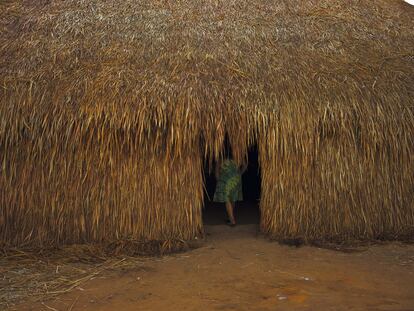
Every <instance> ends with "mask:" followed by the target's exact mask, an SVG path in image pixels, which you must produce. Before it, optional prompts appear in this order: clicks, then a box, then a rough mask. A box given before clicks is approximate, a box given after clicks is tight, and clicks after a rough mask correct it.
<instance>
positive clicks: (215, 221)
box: [203, 145, 261, 225]
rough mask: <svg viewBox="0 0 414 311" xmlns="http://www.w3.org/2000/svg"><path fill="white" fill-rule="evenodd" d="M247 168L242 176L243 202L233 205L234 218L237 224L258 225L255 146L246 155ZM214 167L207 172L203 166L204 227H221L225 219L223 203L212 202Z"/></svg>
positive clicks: (259, 183)
mask: <svg viewBox="0 0 414 311" xmlns="http://www.w3.org/2000/svg"><path fill="white" fill-rule="evenodd" d="M248 160H249V162H248V167H247V170H246V171H245V173H244V174H243V175H242V187H243V201H242V202H237V203H236V205H235V217H236V221H237V224H239V225H243V224H259V222H260V209H259V200H260V191H261V188H260V187H261V176H260V167H259V153H258V149H257V145H255V146H253V147H252V148H250V150H249V153H248ZM214 166H215V163H213V169H212V170H211V172H209V169H208V164H207V163H206V164H205V166H204V180H205V189H204V210H203V223H204V224H205V225H223V224H225V220H226V219H227V213H226V209H225V204H224V203H216V202H213V197H214V191H215V189H216V178H215V176H214Z"/></svg>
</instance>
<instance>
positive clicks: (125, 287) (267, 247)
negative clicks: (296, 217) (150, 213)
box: [12, 224, 414, 311]
mask: <svg viewBox="0 0 414 311" xmlns="http://www.w3.org/2000/svg"><path fill="white" fill-rule="evenodd" d="M206 233H207V237H206V241H205V243H203V246H202V247H200V248H197V249H195V250H192V251H189V252H186V253H180V254H174V255H169V256H165V257H161V258H153V259H149V260H146V261H143V262H142V263H140V264H138V263H137V264H136V265H135V266H133V267H129V268H128V269H120V270H116V269H115V270H111V271H107V272H103V273H101V274H99V275H98V276H97V277H96V278H93V279H91V280H90V281H88V282H86V283H84V284H82V286H79V287H76V288H74V289H73V290H72V291H71V292H69V293H66V294H63V295H60V296H57V297H55V298H53V299H51V300H50V299H49V300H46V301H39V302H36V303H33V302H30V303H23V304H20V305H17V306H16V307H14V308H12V309H13V310H26V311H27V310H59V311H60V310H71V311H76V310H91V311H95V310H96V311H97V310H125V311H128V310H198V311H199V310H263V311H264V310H400V311H402V310H414V245H407V244H402V243H387V244H381V245H374V246H369V247H365V248H359V249H358V250H357V251H353V252H339V251H335V250H328V249H320V248H317V247H308V246H304V247H299V248H296V247H290V246H283V245H279V244H278V243H276V242H270V241H268V240H266V239H265V238H263V237H262V236H260V235H258V234H257V226H256V225H251V224H250V225H249V224H246V225H240V226H237V227H235V228H230V227H227V226H224V225H209V226H206Z"/></svg>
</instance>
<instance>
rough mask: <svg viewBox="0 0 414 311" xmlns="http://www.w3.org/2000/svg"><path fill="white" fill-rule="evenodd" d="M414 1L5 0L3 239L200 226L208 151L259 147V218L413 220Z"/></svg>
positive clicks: (295, 232)
mask: <svg viewBox="0 0 414 311" xmlns="http://www.w3.org/2000/svg"><path fill="white" fill-rule="evenodd" d="M413 20H414V10H413V9H412V8H410V7H409V6H408V5H405V4H404V3H402V2H398V1H391V0H379V1H375V2H373V1H357V0H353V1H327V0H324V1H311V0H307V1H299V0H297V1H296V0H295V1H277V2H272V1H270V2H269V1H265V2H263V1H260V0H253V1H247V0H237V1H235V0H230V1H229V0H226V1H224V0H195V1H174V2H168V1H161V0H160V1H153V0H151V1H148V0H138V1H137V0H126V1H113V0H107V1H83V0H69V1H64V2H62V1H36V2H30V1H2V2H0V29H2V31H1V35H0V72H1V76H0V85H1V87H0V164H1V175H0V207H1V211H0V237H1V241H3V243H4V244H6V245H24V244H35V245H59V244H64V243H73V242H92V241H97V242H102V241H108V240H116V239H124V238H128V239H137V240H168V239H183V240H185V239H190V238H192V237H194V236H195V235H196V234H197V233H199V232H200V231H201V230H202V224H201V208H202V200H203V192H202V189H203V177H202V176H203V174H202V168H203V161H204V160H209V161H211V160H212V159H214V158H216V157H218V156H220V152H221V148H222V144H223V141H224V137H225V136H226V134H227V135H228V137H229V139H230V141H231V143H232V147H233V151H234V153H235V156H236V158H237V159H238V161H242V160H243V158H244V157H245V155H246V152H247V150H248V147H249V146H250V145H252V144H254V143H258V145H259V153H260V155H259V156H260V161H261V169H262V176H263V179H262V198H261V210H262V223H261V226H262V229H263V231H264V232H267V233H269V234H271V235H274V236H276V237H281V236H283V237H292V236H302V237H305V238H306V239H338V238H339V239H345V238H366V239H372V238H378V237H383V236H389V237H393V238H397V237H401V236H403V235H406V234H408V233H409V232H411V230H412V229H413V226H414V198H413V196H414V195H413V190H412V189H413V186H414V144H413V137H414V107H413V106H414V89H413V86H414V58H413V50H414V27H413V22H412V21H413Z"/></svg>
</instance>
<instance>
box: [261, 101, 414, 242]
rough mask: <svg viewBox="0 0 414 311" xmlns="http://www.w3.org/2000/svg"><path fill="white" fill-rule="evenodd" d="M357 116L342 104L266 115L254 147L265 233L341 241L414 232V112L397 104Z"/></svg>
mask: <svg viewBox="0 0 414 311" xmlns="http://www.w3.org/2000/svg"><path fill="white" fill-rule="evenodd" d="M396 106H397V105H396ZM375 109H377V108H375ZM360 117H361V119H359V118H356V117H355V114H352V113H350V112H349V111H348V112H347V111H346V110H345V109H343V108H341V107H340V106H339V105H338V106H337V107H335V106H331V108H329V107H325V108H324V111H323V113H319V114H318V113H317V111H316V112H315V111H310V110H307V111H306V108H302V109H295V108H294V109H293V110H291V109H290V107H287V108H286V109H284V110H282V111H280V113H279V114H278V116H275V117H274V118H273V121H269V128H268V131H267V133H266V134H265V135H263V137H262V139H261V140H260V146H259V147H260V157H261V167H262V198H261V212H262V220H261V228H262V230H263V231H264V232H266V233H268V234H269V235H271V236H273V237H275V238H298V237H301V238H304V239H307V240H340V241H344V240H348V239H378V238H379V239H399V238H406V237H407V236H410V234H411V236H412V234H413V231H414V230H413V229H414V192H413V189H414V156H413V154H414V144H413V137H414V133H413V128H414V127H413V126H412V115H411V113H410V111H409V110H407V109H406V110H404V109H403V108H401V107H399V108H396V109H394V110H393V111H383V110H381V109H380V108H378V109H377V111H375V110H373V111H367V112H366V114H364V115H361V116H360Z"/></svg>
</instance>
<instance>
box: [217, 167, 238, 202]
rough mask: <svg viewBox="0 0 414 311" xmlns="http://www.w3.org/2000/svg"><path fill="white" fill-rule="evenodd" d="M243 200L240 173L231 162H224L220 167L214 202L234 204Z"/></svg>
mask: <svg viewBox="0 0 414 311" xmlns="http://www.w3.org/2000/svg"><path fill="white" fill-rule="evenodd" d="M242 200H243V192H242V180H241V174H240V171H239V169H238V167H237V165H236V163H234V161H232V160H225V161H224V162H223V164H222V165H221V167H220V173H219V177H218V180H217V186H216V192H215V193H214V198H213V201H214V202H222V203H225V202H236V201H242Z"/></svg>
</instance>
